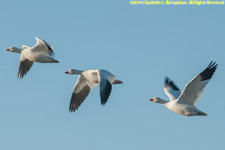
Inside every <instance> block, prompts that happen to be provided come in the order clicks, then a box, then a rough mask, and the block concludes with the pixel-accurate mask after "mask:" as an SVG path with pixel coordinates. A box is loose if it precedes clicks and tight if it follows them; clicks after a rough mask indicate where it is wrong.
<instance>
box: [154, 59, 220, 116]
mask: <svg viewBox="0 0 225 150" xmlns="http://www.w3.org/2000/svg"><path fill="white" fill-rule="evenodd" d="M217 65H218V64H216V62H210V64H209V66H208V67H207V68H206V69H205V70H204V71H202V72H201V73H200V74H199V75H197V76H196V77H194V78H193V79H192V80H191V81H190V82H189V83H188V84H186V86H185V88H184V90H183V92H182V93H181V92H180V90H179V88H178V87H177V86H176V85H175V84H174V83H173V81H171V80H169V78H167V77H166V79H165V85H164V92H165V93H166V95H167V96H168V97H169V99H170V101H169V102H168V101H166V100H163V99H161V98H159V97H154V98H151V99H150V100H151V101H153V102H155V103H160V104H163V105H164V106H166V107H167V108H168V109H170V110H171V111H173V112H175V113H177V114H181V115H184V116H207V114H206V113H204V112H202V111H200V110H198V109H197V108H196V103H197V102H198V100H199V98H200V96H201V94H202V92H203V90H204V88H205V86H206V85H207V83H208V82H209V80H210V79H211V78H212V76H213V74H214V72H215V70H216V68H217Z"/></svg>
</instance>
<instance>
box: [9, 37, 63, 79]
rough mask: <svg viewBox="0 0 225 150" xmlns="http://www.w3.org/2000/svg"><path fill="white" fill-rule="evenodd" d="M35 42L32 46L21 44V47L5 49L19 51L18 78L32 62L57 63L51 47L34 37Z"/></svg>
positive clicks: (27, 69) (24, 73) (26, 70)
mask: <svg viewBox="0 0 225 150" xmlns="http://www.w3.org/2000/svg"><path fill="white" fill-rule="evenodd" d="M35 39H36V41H37V43H36V45H34V46H33V47H29V46H26V45H23V46H22V49H20V48H17V47H10V48H8V49H7V51H10V52H16V53H20V65H19V72H18V76H17V77H19V78H23V76H24V75H26V73H27V72H28V71H29V70H30V68H31V67H32V65H33V62H38V63H59V61H58V60H56V59H54V58H53V56H54V52H53V47H52V46H51V45H50V44H49V43H47V42H45V41H44V40H41V39H39V38H37V37H36V38H35Z"/></svg>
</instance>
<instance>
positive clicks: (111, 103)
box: [0, 0, 225, 150]
mask: <svg viewBox="0 0 225 150" xmlns="http://www.w3.org/2000/svg"><path fill="white" fill-rule="evenodd" d="M224 10H225V9H224V6H212V5H208V6H188V5H187V6H166V5H163V6H162V5H159V6H151V5H147V6H145V5H130V4H129V1H120V0H113V1H104V0H96V1H91V0H86V1H73V0H65V1H53V0H52V1H50V0H49V1H43V0H39V1H28V0H27V1H24V0H20V1H13V0H8V1H4V2H1V5H0V18H1V29H0V41H1V45H0V49H1V51H0V69H1V74H0V77H1V78H0V80H1V81H0V83H1V84H0V89H1V95H0V119H1V121H0V132H1V134H0V149H4V150H13V149H18V150H30V149H32V150H40V149H44V150H45V149H46V150H47V149H54V150H61V149H79V150H105V149H107V150H115V149H118V150H119V149H121V150H125V149H129V150H137V149H140V150H149V149H158V150H165V149H167V150H180V149H182V150H189V149H204V150H211V149H224V148H225V143H224V138H225V128H224V127H225V117H224V114H225V100H224V90H225V88H224V83H225V78H224V77H225V69H224V67H225V61H224V58H225V45H224V41H225V31H224V26H225V20H224ZM34 37H40V38H42V39H44V40H46V41H47V42H48V43H50V44H52V45H53V47H54V51H55V58H56V59H57V60H59V61H60V63H59V64H39V63H35V64H34V65H33V67H32V68H31V70H30V71H29V73H28V74H27V75H26V76H25V77H24V78H23V79H22V80H19V79H17V73H18V67H19V58H20V57H19V55H18V54H17V53H10V52H7V51H6V49H7V48H9V47H11V46H16V47H21V46H22V45H23V44H25V45H28V46H33V45H34V44H36V41H35V38H34ZM211 60H214V61H216V62H217V63H218V64H219V66H218V69H217V70H216V72H215V74H214V76H213V78H212V80H211V81H210V82H209V84H208V85H207V87H206V88H205V91H204V93H203V94H202V96H201V98H200V100H199V102H198V104H197V107H198V108H199V109H200V110H202V111H203V112H206V113H207V114H208V116H207V117H185V116H181V115H178V114H175V113H173V112H171V111H169V110H168V109H167V108H165V107H164V106H162V105H160V104H155V103H152V102H150V101H149V100H148V99H149V98H152V97H155V96H159V97H161V98H165V99H168V98H167V97H166V95H165V94H164V92H163V82H164V77H165V76H168V77H170V78H171V79H173V80H174V82H175V83H176V85H177V86H178V87H179V88H180V89H181V90H182V89H183V88H184V86H185V84H186V83H187V82H188V81H190V80H191V79H192V78H193V77H194V76H195V75H197V74H198V73H200V72H201V71H202V70H204V69H205V68H206V67H207V65H208V64H209V63H210V61H211ZM70 68H75V69H80V70H86V69H96V68H102V69H106V70H109V71H111V72H112V73H113V74H115V75H116V76H117V78H118V79H119V80H122V81H123V82H124V84H123V85H114V86H113V89H112V93H111V96H110V98H109V100H108V102H107V104H106V105H105V106H101V104H100V95H99V89H98V87H96V88H94V89H93V90H92V91H91V93H90V95H89V96H88V98H87V99H86V100H85V101H84V103H83V104H82V105H81V107H80V108H79V110H78V111H77V112H75V113H70V112H69V111H68V109H69V103H70V97H71V94H72V89H73V86H74V84H75V83H76V79H77V76H72V75H67V74H64V72H65V71H67V70H68V69H70Z"/></svg>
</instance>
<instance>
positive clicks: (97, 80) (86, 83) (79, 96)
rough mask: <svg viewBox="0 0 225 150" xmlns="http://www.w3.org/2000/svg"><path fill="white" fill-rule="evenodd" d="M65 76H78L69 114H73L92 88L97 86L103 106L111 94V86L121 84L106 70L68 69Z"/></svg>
mask: <svg viewBox="0 0 225 150" xmlns="http://www.w3.org/2000/svg"><path fill="white" fill-rule="evenodd" d="M65 73H67V74H78V75H79V76H78V79H77V83H76V84H75V86H74V88H73V93H72V97H71V101H70V107H69V111H70V112H75V111H76V110H77V109H78V108H79V106H80V105H81V103H83V101H84V100H85V99H86V97H87V96H88V94H89V92H90V91H91V89H92V88H94V87H95V86H96V85H98V84H99V90H100V96H101V104H102V105H104V104H105V103H106V102H107V100H108V98H109V95H110V93H111V89H112V84H122V83H123V82H122V81H120V80H117V79H116V76H114V75H113V74H112V73H110V72H109V71H107V70H102V69H97V70H86V71H81V70H76V69H70V70H68V71H66V72H65Z"/></svg>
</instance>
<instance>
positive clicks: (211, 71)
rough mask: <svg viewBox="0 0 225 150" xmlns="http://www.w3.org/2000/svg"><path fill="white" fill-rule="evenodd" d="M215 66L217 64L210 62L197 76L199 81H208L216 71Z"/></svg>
mask: <svg viewBox="0 0 225 150" xmlns="http://www.w3.org/2000/svg"><path fill="white" fill-rule="evenodd" d="M217 66H218V64H216V62H213V61H211V62H210V64H209V65H208V67H207V68H206V69H205V70H204V71H202V72H201V73H200V74H199V76H200V77H201V81H204V80H210V79H211V78H212V76H213V74H214V72H215V71H216V68H217Z"/></svg>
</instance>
